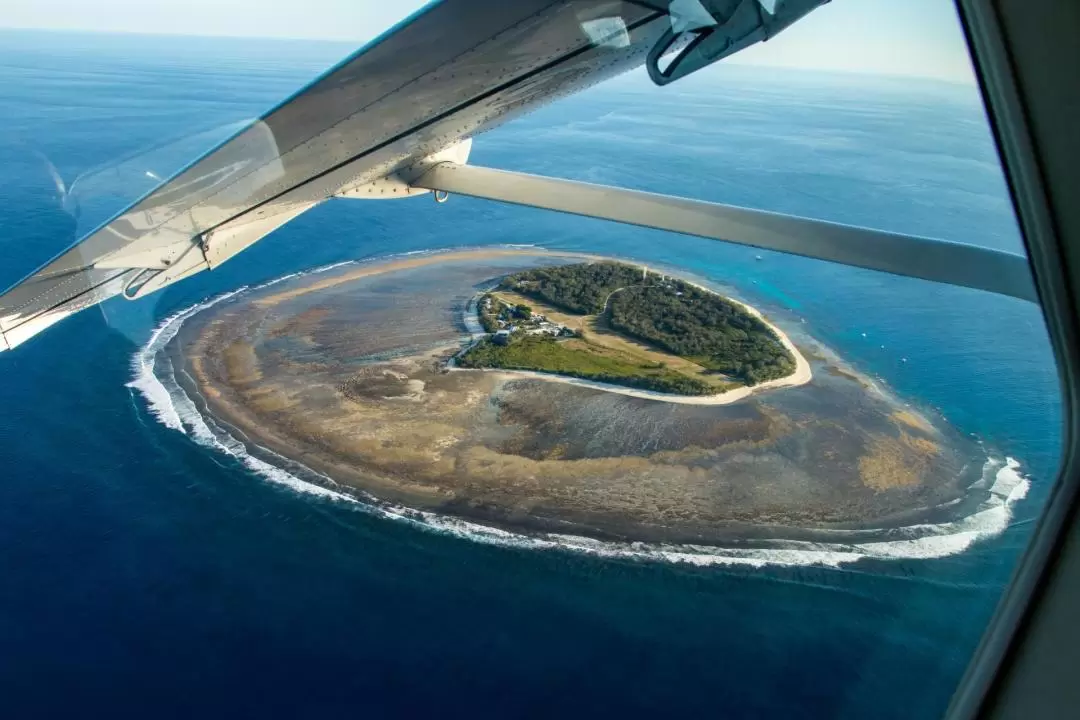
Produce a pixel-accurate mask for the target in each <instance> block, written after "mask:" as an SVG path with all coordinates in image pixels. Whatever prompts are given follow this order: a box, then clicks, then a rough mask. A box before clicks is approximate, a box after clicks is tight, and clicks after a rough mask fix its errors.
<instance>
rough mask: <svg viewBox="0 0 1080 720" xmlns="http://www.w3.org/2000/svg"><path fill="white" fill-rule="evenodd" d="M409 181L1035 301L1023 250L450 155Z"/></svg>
mask: <svg viewBox="0 0 1080 720" xmlns="http://www.w3.org/2000/svg"><path fill="white" fill-rule="evenodd" d="M412 185H413V186H414V187H418V188H424V189H427V190H435V191H440V192H448V193H457V194H460V195H469V196H472V197H479V198H486V199H489V200H498V201H501V202H507V203H514V204H516V205H527V206H529V207H535V208H542V209H546V210H558V211H560V212H566V213H572V214H574V215H584V216H586V217H594V218H600V219H603V220H614V221H615V222H621V223H627V224H629V225H640V226H643V227H650V228H656V229H658V230H670V231H673V232H678V233H684V234H686V235H697V236H699V237H704V238H709V239H711V240H721V241H725V242H732V243H738V244H740V245H750V246H752V247H757V248H763V249H766V250H777V251H779V252H785V253H792V254H795V255H803V256H805V257H810V258H815V259H818V260H829V261H832V262H838V263H843V264H845V265H854V266H856V267H862V268H868V269H870V270H880V271H882V272H887V273H892V274H894V275H906V276H909V277H914V278H920V279H923V280H932V281H934V282H941V283H948V284H950V285H961V286H964V287H969V288H975V289H978V290H986V291H989V292H993V293H999V294H1002V295H1009V296H1012V297H1015V298H1020V299H1021V300H1028V301H1031V302H1037V301H1038V298H1037V295H1036V292H1035V286H1034V284H1033V282H1032V279H1031V272H1030V270H1029V268H1028V263H1027V259H1026V258H1024V257H1023V256H1022V255H1015V254H1013V253H1008V252H1002V251H999V250H991V249H989V248H982V247H977V246H974V245H964V244H961V243H954V242H948V241H945V240H934V239H931V238H924V237H917V236H912V235H900V234H897V233H890V232H884V231H882V230H871V229H869V228H863V227H855V226H852V225H841V224H838V223H831V222H825V221H822V220H811V219H809V218H801V217H794V216H791V215H780V214H777V213H771V212H765V211H763V210H751V209H749V208H741V207H735V206H732V205H722V204H720V203H713V202H705V201H702V200H690V199H688V198H681V197H674V196H671V195H658V194H655V193H648V192H641V191H640V190H627V189H624V188H617V187H609V186H606V185H593V184H591V183H584V182H578V181H574V180H562V179H558V178H550V177H542V176H539V175H529V174H526V173H519V172H509V171H507V170H493V169H491V168H484V167H476V166H474V165H463V164H458V163H452V162H444V163H440V164H438V165H435V166H434V167H432V168H431V169H430V170H428V171H427V172H425V173H424V174H423V175H421V176H420V177H419V178H418V179H416V180H414V181H413V182H412Z"/></svg>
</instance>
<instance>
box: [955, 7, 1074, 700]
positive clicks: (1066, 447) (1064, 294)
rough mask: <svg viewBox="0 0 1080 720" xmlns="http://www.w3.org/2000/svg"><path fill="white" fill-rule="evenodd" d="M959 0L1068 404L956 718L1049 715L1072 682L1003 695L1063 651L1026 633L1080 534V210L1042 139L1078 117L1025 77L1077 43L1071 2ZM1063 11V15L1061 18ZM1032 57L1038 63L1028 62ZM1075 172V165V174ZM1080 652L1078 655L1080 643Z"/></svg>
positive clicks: (1055, 85) (1056, 86)
mask: <svg viewBox="0 0 1080 720" xmlns="http://www.w3.org/2000/svg"><path fill="white" fill-rule="evenodd" d="M956 4H957V9H958V11H959V15H960V21H961V25H962V27H963V29H964V32H965V35H966V38H967V42H968V46H969V52H970V55H971V58H972V61H973V64H974V66H975V71H976V74H977V77H978V79H979V86H980V89H981V92H982V94H983V101H984V106H985V107H986V110H987V113H988V116H989V120H990V125H991V130H992V132H993V134H994V138H995V141H996V144H997V146H998V150H999V152H1000V154H1001V157H1002V166H1003V170H1004V172H1005V176H1006V180H1007V182H1008V185H1009V190H1010V194H1011V196H1012V201H1013V206H1014V209H1015V211H1016V215H1017V220H1018V223H1019V224H1020V227H1021V230H1022V236H1023V240H1024V244H1025V247H1026V249H1027V252H1028V257H1029V261H1030V264H1031V268H1032V272H1033V275H1034V279H1035V283H1036V287H1037V290H1038V293H1039V298H1040V306H1041V308H1042V311H1043V315H1044V318H1045V320H1046V323H1047V328H1048V331H1049V334H1050V340H1051V345H1052V347H1053V350H1054V355H1055V359H1056V361H1057V366H1058V374H1059V381H1060V386H1061V389H1062V396H1063V404H1064V412H1063V424H1064V427H1063V439H1064V442H1063V446H1062V452H1063V454H1062V458H1061V465H1060V466H1059V470H1058V475H1057V477H1056V478H1055V480H1054V483H1053V486H1052V488H1051V493H1050V496H1049V498H1048V500H1047V502H1046V505H1045V506H1044V508H1043V510H1042V512H1041V514H1040V516H1039V518H1038V520H1037V523H1036V527H1035V530H1034V531H1033V533H1032V535H1031V538H1030V540H1029V541H1028V545H1027V548H1026V549H1025V551H1024V553H1023V555H1022V557H1021V560H1020V562H1019V563H1018V565H1017V567H1016V568H1015V570H1014V572H1013V576H1012V580H1011V582H1010V583H1009V584H1008V586H1007V587H1006V588H1005V591H1004V594H1003V596H1002V598H1001V600H1000V601H999V603H998V607H997V610H996V611H995V614H994V616H993V618H992V620H991V622H990V625H989V626H988V627H987V630H986V631H985V633H984V635H983V639H982V641H981V642H980V644H979V647H978V648H977V650H976V652H975V655H974V656H973V658H972V660H971V661H970V663H969V666H968V670H967V672H966V673H965V675H964V677H963V679H962V680H961V683H960V685H959V686H958V687H957V690H956V692H955V694H954V696H953V701H952V703H951V704H950V707H949V709H948V711H947V713H946V717H947V718H950V720H959V719H961V718H962V719H964V720H966V719H967V718H973V717H989V716H994V717H997V716H1004V715H1008V716H1010V717H1011V716H1012V715H1011V714H1010V712H1011V711H1010V708H1015V707H1016V706H1017V704H1019V705H1021V706H1023V707H1024V711H1023V712H1024V713H1025V715H1026V716H1028V717H1031V716H1040V715H1041V713H1040V712H1039V711H1038V710H1034V708H1035V707H1036V706H1039V707H1041V708H1043V709H1044V710H1048V711H1049V712H1048V713H1047V715H1045V716H1050V714H1051V713H1053V712H1054V710H1055V709H1056V708H1054V704H1055V700H1057V701H1060V700H1061V699H1062V697H1064V696H1065V695H1066V694H1067V693H1068V688H1065V687H1060V686H1057V687H1055V690H1056V691H1057V692H1058V693H1060V694H1061V696H1062V697H1058V696H1052V697H1047V696H1045V695H1037V694H1035V693H1032V692H1031V687H1030V686H1028V687H1019V688H1017V691H1018V693H1017V694H1014V696H1013V697H1012V698H1011V700H1012V704H1011V705H1004V704H1003V705H1001V706H998V705H997V702H998V700H1000V699H1001V698H1002V697H1004V695H1005V694H1007V693H1008V692H1009V691H1010V690H1011V687H1010V686H1011V684H1012V682H1014V681H1015V680H1016V678H1017V677H1018V674H1019V673H1018V672H1017V670H1019V669H1021V666H1023V664H1024V663H1025V662H1028V663H1034V662H1035V661H1036V659H1037V657H1038V655H1039V653H1040V652H1043V653H1045V652H1052V651H1053V648H1049V647H1046V646H1043V647H1042V648H1024V647H1023V643H1024V642H1025V641H1026V640H1027V638H1026V637H1025V634H1026V632H1027V630H1028V629H1030V628H1031V627H1032V624H1033V619H1034V618H1036V617H1037V616H1038V614H1039V612H1040V610H1041V608H1042V607H1043V606H1044V602H1045V601H1046V600H1047V598H1048V597H1049V596H1050V595H1051V594H1052V592H1053V591H1054V590H1053V589H1051V588H1048V587H1047V585H1048V580H1050V575H1051V574H1052V573H1053V572H1054V570H1055V569H1056V568H1057V567H1058V562H1059V560H1063V559H1064V558H1063V557H1061V556H1062V551H1063V549H1064V547H1065V544H1066V542H1067V541H1068V540H1069V537H1068V536H1069V535H1075V534H1076V533H1077V525H1076V519H1077V512H1076V511H1077V507H1076V506H1077V500H1078V496H1080V492H1078V491H1080V452H1078V450H1080V448H1078V443H1077V437H1076V429H1077V427H1078V426H1080V418H1078V417H1077V411H1078V408H1080V398H1078V397H1077V395H1078V392H1080V383H1078V378H1077V370H1078V368H1080V353H1078V347H1080V346H1078V344H1077V339H1078V337H1080V332H1078V326H1080V322H1078V317H1077V313H1076V304H1075V297H1074V295H1073V294H1072V292H1071V291H1070V288H1071V287H1072V286H1075V282H1076V281H1077V279H1078V277H1077V275H1078V273H1077V269H1076V268H1075V267H1071V266H1070V265H1069V262H1068V255H1067V254H1066V253H1065V252H1064V250H1065V249H1066V248H1067V247H1069V246H1071V245H1074V244H1075V242H1070V240H1071V239H1070V238H1069V237H1067V236H1064V235H1065V233H1064V232H1062V231H1063V230H1064V229H1065V227H1066V225H1065V223H1062V222H1055V220H1056V219H1057V217H1056V216H1060V215H1062V214H1070V213H1071V214H1075V212H1076V211H1075V209H1074V208H1070V207H1068V206H1067V205H1064V204H1063V203H1053V202H1052V200H1051V197H1050V196H1049V195H1048V194H1047V187H1046V183H1045V182H1044V177H1046V175H1047V173H1046V164H1047V163H1046V162H1045V159H1046V155H1047V154H1048V153H1047V152H1046V149H1045V148H1044V147H1040V146H1039V145H1037V144H1036V143H1037V140H1043V141H1044V142H1045V141H1047V140H1053V137H1052V132H1046V130H1047V128H1046V126H1045V124H1043V125H1039V124H1038V121H1039V120H1042V121H1043V122H1044V123H1045V121H1046V120H1048V119H1049V120H1053V121H1056V122H1058V123H1067V122H1068V117H1067V116H1066V117H1064V118H1062V117H1061V116H1058V117H1051V113H1047V114H1046V116H1045V117H1041V118H1040V117H1037V111H1036V108H1034V107H1033V106H1032V103H1031V102H1030V100H1032V99H1037V100H1040V101H1042V104H1043V107H1042V109H1043V110H1046V108H1045V104H1046V102H1047V101H1049V102H1051V103H1054V101H1055V100H1059V99H1060V96H1058V97H1057V98H1054V97H1050V96H1043V97H1038V91H1039V90H1043V91H1046V90H1050V91H1053V90H1058V91H1061V90H1063V89H1065V87H1063V86H1064V85H1065V83H1063V82H1060V81H1055V80H1056V79H1051V80H1049V81H1048V82H1047V83H1045V84H1043V85H1042V86H1041V87H1040V88H1038V89H1033V88H1028V87H1024V86H1023V83H1022V81H1023V77H1022V74H1023V73H1024V71H1025V70H1026V72H1027V73H1039V74H1044V73H1046V66H1045V65H1043V64H1042V63H1040V62H1038V61H1039V60H1042V61H1044V62H1045V60H1046V58H1047V55H1048V53H1046V52H1035V53H1032V51H1033V50H1035V49H1036V47H1035V46H1036V43H1038V44H1039V47H1040V49H1041V48H1045V47H1047V46H1049V45H1055V43H1056V46H1057V47H1060V48H1067V47H1068V44H1069V42H1070V39H1069V37H1068V28H1069V27H1070V26H1069V25H1068V23H1062V22H1060V20H1061V19H1063V18H1061V17H1060V14H1061V13H1059V12H1058V11H1060V10H1061V8H1055V7H1054V6H1055V3H1054V2H1053V1H1052V0H1035V2H1031V3H1026V4H1025V5H1024V7H1023V8H1020V7H1016V8H1012V12H1013V13H1015V14H1012V15H1009V14H1008V13H1007V11H1006V8H1005V7H1004V5H1006V3H1001V4H991V3H985V2H981V0H957V2H956ZM1065 12H1067V11H1065ZM1056 15H1057V16H1059V17H1057V19H1058V20H1059V22H1052V19H1054V18H1055V16H1056ZM1018 20H1020V21H1024V20H1026V21H1027V22H1024V23H1021V22H1019V21H1018ZM1014 50H1018V51H1019V52H1016V51H1014ZM1074 52H1075V50H1074ZM1025 53H1026V55H1025ZM1025 63H1029V64H1028V65H1026V66H1025ZM1053 67H1055V68H1056V67H1058V66H1053ZM1060 67H1064V66H1060ZM1049 75H1053V73H1049ZM1032 90H1034V92H1032ZM1024 91H1028V92H1026V93H1025V92H1024ZM1059 106H1060V103H1055V107H1054V109H1059ZM1058 128H1060V125H1059V126H1058ZM1033 131H1043V132H1042V133H1040V135H1045V136H1042V137H1036V134H1035V133H1034V132H1033ZM1047 136H1048V137H1047ZM1059 139H1060V138H1059ZM1056 149H1057V148H1056V147H1055V150H1056ZM1073 160H1074V161H1075V160H1076V158H1073ZM1062 164H1063V165H1067V162H1064V161H1063V163H1062ZM1075 177H1076V173H1075V170H1073V171H1072V178H1073V180H1074V181H1075ZM1066 179H1068V178H1066ZM1074 219H1075V218H1074ZM1074 565H1075V558H1074ZM1073 570H1074V571H1075V570H1076V568H1075V567H1074V568H1073ZM1059 619H1060V618H1059ZM1024 650H1030V651H1031V652H1032V654H1031V655H1027V656H1026V657H1025V655H1024V654H1023V651H1024ZM1071 652H1072V653H1073V655H1074V656H1075V654H1076V650H1075V648H1073V649H1071ZM1059 685H1060V684H1059ZM1041 689H1042V690H1045V689H1046V687H1045V685H1044V686H1041ZM1033 710H1034V711H1033Z"/></svg>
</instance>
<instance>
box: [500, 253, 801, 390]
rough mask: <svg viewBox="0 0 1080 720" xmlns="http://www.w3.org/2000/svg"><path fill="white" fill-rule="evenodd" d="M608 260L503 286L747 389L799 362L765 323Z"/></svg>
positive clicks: (677, 283) (512, 278)
mask: <svg viewBox="0 0 1080 720" xmlns="http://www.w3.org/2000/svg"><path fill="white" fill-rule="evenodd" d="M642 275H643V274H642V271H641V269H640V268H635V267H632V266H630V265H623V264H621V263H613V262H600V263H582V264H577V265H560V266H556V267H545V268H537V269H535V270H526V271H523V272H519V273H514V274H513V275H508V276H507V277H505V278H503V280H502V282H501V283H500V287H502V288H505V289H507V290H512V291H514V292H516V293H518V294H521V295H525V296H527V297H533V298H536V299H537V300H540V301H543V302H547V303H550V304H551V305H554V306H556V307H559V308H560V309H563V310H566V311H569V312H572V313H577V314H583V315H593V314H600V313H603V317H602V318H600V319H601V320H602V321H603V322H606V325H607V327H609V328H610V329H612V330H616V331H618V332H620V333H622V334H624V335H628V336H630V337H633V338H635V339H637V340H641V341H644V342H647V343H650V344H652V345H655V346H656V347H659V348H661V349H663V350H666V351H667V352H670V353H672V354H674V355H679V356H681V357H684V358H686V359H688V360H691V361H693V362H695V363H697V364H699V365H701V366H703V367H705V368H707V369H709V370H712V371H715V372H719V373H723V374H725V375H727V376H729V377H732V378H736V379H738V380H741V381H742V382H744V383H746V384H747V385H756V384H757V383H760V382H765V381H767V380H773V379H776V378H781V377H785V376H787V375H789V374H791V373H792V372H793V371H794V370H795V358H794V357H792V355H791V353H790V352H788V350H787V348H785V347H784V345H783V344H782V343H781V342H780V340H779V338H777V337H776V335H775V334H774V333H773V332H772V330H770V329H769V327H768V326H767V325H766V324H765V323H764V322H762V321H761V320H760V319H759V318H757V317H755V316H753V315H751V314H750V313H748V312H746V310H744V309H743V308H742V307H740V306H738V305H736V304H734V303H732V302H730V301H728V300H726V299H724V298H722V297H720V296H718V295H715V294H714V293H710V292H706V291H704V290H701V289H700V288H697V287H695V286H694V285H691V284H690V283H687V282H684V281H682V280H678V279H674V278H665V277H662V276H659V275H657V274H648V275H646V276H645V277H643V276H642Z"/></svg>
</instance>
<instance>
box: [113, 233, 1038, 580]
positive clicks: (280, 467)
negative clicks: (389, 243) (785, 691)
mask: <svg viewBox="0 0 1080 720" xmlns="http://www.w3.org/2000/svg"><path fill="white" fill-rule="evenodd" d="M431 252H432V253H437V252H440V251H431ZM410 254H419V253H410ZM386 259H387V258H385V257H383V258H378V260H380V261H383V260H386ZM349 264H357V263H356V262H355V261H348V262H343V263H337V264H334V265H328V266H325V267H321V268H316V269H314V270H309V271H306V272H302V273H293V274H291V275H286V276H284V277H280V278H277V279H276V280H272V281H270V282H268V283H264V284H262V285H257V286H253V287H242V288H240V289H238V290H235V291H233V292H229V293H225V294H222V295H219V296H217V297H215V298H212V299H210V300H207V301H205V302H201V303H198V304H196V305H193V306H191V307H189V308H186V309H184V310H181V311H179V312H177V313H175V314H174V315H171V316H170V317H168V318H166V319H165V320H163V321H162V322H161V323H160V324H159V325H158V326H157V327H156V328H155V329H154V331H153V332H152V333H151V335H150V338H149V340H148V341H147V342H146V344H145V345H144V346H143V347H142V348H141V349H140V350H139V351H138V352H137V353H136V354H135V355H134V357H133V358H132V362H131V369H132V373H133V376H134V377H133V378H132V380H131V381H130V382H129V383H127V387H129V388H132V389H134V390H137V391H138V392H139V393H140V394H141V395H142V396H143V398H144V399H145V401H146V403H147V406H148V409H149V411H150V413H151V414H152V415H153V416H154V418H155V419H157V420H158V422H160V423H161V424H162V425H164V426H166V427H167V428H169V429H170V430H176V431H178V432H181V433H183V434H185V435H188V436H189V437H190V438H191V439H192V440H194V441H195V442H196V443H198V444H200V445H203V446H204V447H207V448H210V449H212V450H214V451H217V452H221V453H224V454H226V455H229V456H231V457H233V458H236V459H237V460H238V461H239V462H240V463H241V464H243V465H244V466H245V467H247V468H248V469H249V470H251V471H252V472H255V473H257V474H258V475H260V476H261V477H263V478H265V479H266V480H269V481H271V482H273V483H275V484H278V485H282V486H285V487H288V488H290V489H292V490H294V491H296V492H298V493H303V494H307V495H314V496H317V497H320V498H323V499H328V500H332V501H336V502H340V503H346V504H349V505H350V506H352V507H355V508H356V509H358V510H362V511H364V512H368V513H371V514H374V515H378V516H381V517H384V518H387V519H390V520H395V521H400V522H406V523H409V524H412V525H415V526H417V527H421V528H425V529H427V530H430V531H434V532H439V533H443V534H448V535H453V536H456V537H460V538H467V539H469V540H473V541H477V542H483V543H488V544H494V545H501V546H508V547H518V548H531V549H536V550H566V551H574V552H581V553H586V554H590V555H597V556H603V557H612V558H630V559H640V560H653V561H666V562H676V563H689V564H693V565H698V566H749V567H765V566H769V565H776V566H800V565H818V566H827V567H839V566H841V565H845V564H850V563H854V562H857V561H859V560H864V559H875V560H902V559H931V558H941V557H946V556H949V555H956V554H958V553H961V552H964V551H965V550H967V549H968V548H970V547H971V546H972V545H974V544H975V543H977V542H979V541H981V540H985V539H988V538H992V537H995V536H997V535H1000V534H1001V533H1002V532H1004V531H1005V529H1006V528H1007V527H1008V526H1009V523H1010V521H1011V519H1012V515H1013V510H1014V507H1015V505H1016V503H1018V502H1019V501H1020V500H1022V499H1023V498H1024V497H1025V496H1026V495H1027V493H1028V490H1029V488H1030V481H1029V479H1028V478H1027V477H1025V476H1024V475H1023V473H1021V472H1020V463H1019V462H1018V461H1016V460H1015V459H1013V458H1011V457H1005V458H994V457H991V458H988V459H987V460H986V462H985V464H984V466H983V472H982V479H981V480H980V481H979V482H978V483H976V486H977V487H980V488H984V489H986V490H987V497H986V499H985V500H984V501H983V502H982V503H981V504H980V505H979V507H978V508H976V509H975V511H974V512H972V513H971V514H969V515H967V516H965V517H962V518H959V519H956V520H953V521H951V522H945V523H938V524H929V523H926V524H915V525H909V526H905V527H898V528H891V529H883V530H880V531H875V533H876V535H877V537H878V539H875V540H872V541H868V542H863V541H859V542H855V541H852V540H850V539H848V541H847V542H844V541H843V540H844V538H845V537H847V538H850V537H851V536H853V535H854V534H856V533H855V532H849V531H834V532H833V533H830V534H834V535H835V536H836V537H837V541H836V542H817V541H800V540H772V541H764V542H762V543H757V545H759V546H755V547H744V548H743V547H740V548H725V547H714V546H700V545H668V544H659V543H642V542H634V543H621V542H611V541H602V540H595V539H591V538H586V537H580V536H574V535H561V534H553V533H552V534H544V535H524V534H519V533H514V532H511V531H507V530H502V529H499V528H493V527H489V526H486V525H481V524H478V523H474V522H470V521H467V520H462V519H459V518H455V517H451V516H446V515H440V514H438V513H433V512H427V511H417V510H414V509H411V508H407V507H403V506H398V505H393V504H390V503H386V502H383V501H380V500H377V499H375V498H374V497H371V496H369V495H366V494H363V493H358V494H350V493H346V492H344V491H340V490H335V489H334V487H335V486H336V485H337V484H336V483H335V482H334V481H333V480H332V479H331V478H329V477H326V476H325V475H322V474H320V473H316V472H315V471H313V470H311V469H310V468H307V467H305V466H302V465H299V464H297V463H295V462H294V461H291V460H288V459H286V458H283V457H280V456H275V454H274V453H272V452H270V451H268V450H265V449H262V450H265V453H266V456H267V457H276V460H277V461H278V462H280V464H274V463H271V462H267V461H266V460H263V459H261V458H259V457H255V456H254V455H252V454H251V453H250V452H248V448H247V446H246V445H245V444H244V443H243V442H241V441H240V440H238V439H236V438H235V437H233V436H232V435H230V434H229V433H228V432H227V431H226V430H225V429H224V428H223V427H221V426H220V425H218V424H217V423H216V422H215V421H214V420H213V418H212V417H209V416H207V415H204V414H203V413H202V412H200V411H199V408H198V407H197V406H196V404H195V402H194V401H193V400H192V398H191V397H190V396H188V394H187V393H186V392H185V390H184V389H183V387H182V386H181V385H180V383H179V382H177V379H176V375H175V369H174V367H173V364H172V360H171V358H170V357H169V356H168V354H167V353H166V352H165V349H166V346H167V345H168V344H169V342H170V341H172V340H173V339H174V338H175V337H176V335H177V333H179V332H180V329H181V327H182V326H183V324H184V323H185V322H186V321H187V320H188V319H190V318H191V317H193V316H195V315H197V314H198V313H200V312H202V311H203V310H206V309H207V308H210V307H213V306H214V305H217V304H218V303H221V302H224V301H226V300H229V299H230V298H233V297H236V296H237V295H240V294H241V293H245V292H249V291H251V290H259V289H262V288H266V287H269V286H271V285H275V284H277V283H280V282H284V281H286V280H289V279H292V278H295V277H299V276H302V275H310V274H314V273H321V272H326V271H327V270H332V269H334V268H337V267H341V266H343V265H349ZM260 454H262V453H260ZM286 467H292V468H293V469H292V470H288V469H286ZM302 475H303V476H308V477H310V478H311V479H312V480H311V481H309V480H306V479H304V478H303V477H301V476H302ZM316 478H317V479H318V482H315V481H313V480H315V479H316ZM322 483H325V484H322ZM862 534H863V535H865V532H863V533H862Z"/></svg>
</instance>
